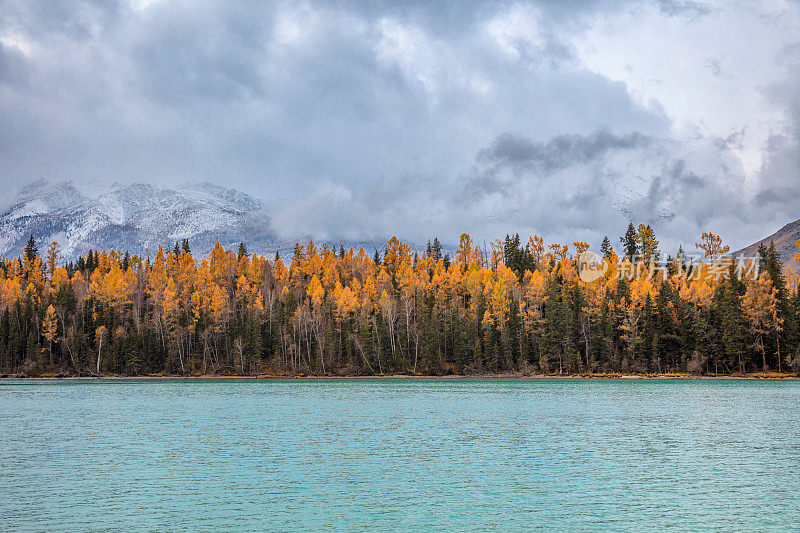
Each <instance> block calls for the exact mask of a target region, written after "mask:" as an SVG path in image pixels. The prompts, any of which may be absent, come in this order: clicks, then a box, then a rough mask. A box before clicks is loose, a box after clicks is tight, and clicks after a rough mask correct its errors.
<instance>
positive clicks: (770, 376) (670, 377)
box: [0, 372, 800, 383]
mask: <svg viewBox="0 0 800 533" xmlns="http://www.w3.org/2000/svg"><path fill="white" fill-rule="evenodd" d="M244 379H251V380H281V379H283V380H336V379H340V380H345V379H359V380H370V379H376V380H382V379H409V380H414V379H438V380H489V379H507V380H514V379H516V380H537V379H567V380H568V379H578V380H604V379H622V380H652V381H697V380H702V381H719V380H723V381H800V376H798V375H797V374H786V373H780V374H779V373H777V372H767V373H763V372H758V373H750V374H745V375H737V374H732V375H729V374H725V375H722V374H720V375H692V374H570V375H566V374H561V375H559V374H478V375H465V374H447V375H421V374H420V375H409V374H380V375H313V374H296V375H293V374H258V375H230V376H217V375H210V374H203V375H189V376H187V375H180V374H176V375H160V374H151V375H141V376H125V375H102V376H63V375H44V376H26V375H18V374H16V375H15V374H5V375H2V376H0V383H2V382H3V381H5V380H9V381H10V380H23V381H104V380H105V381H109V380H116V381H120V380H124V381H133V380H198V381H203V380H204V381H215V380H219V381H224V380H244Z"/></svg>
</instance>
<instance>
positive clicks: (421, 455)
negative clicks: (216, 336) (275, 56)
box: [0, 379, 800, 531]
mask: <svg viewBox="0 0 800 533" xmlns="http://www.w3.org/2000/svg"><path fill="white" fill-rule="evenodd" d="M545 526H548V527H549V528H550V529H555V530H572V531H578V530H584V531H596V530H603V529H605V530H611V531H638V530H650V531H653V530H660V529H665V528H666V529H673V530H687V529H692V530H714V531H726V530H727V531H742V530H749V531H757V530H759V531H761V530H771V529H772V530H786V529H790V528H797V527H800V382H789V381H782V382H759V381H722V380H720V381H700V380H687V381H666V380H664V381H659V380H570V379H530V380H511V379H475V380H471V379H320V380H239V379H237V380H160V379H149V380H148V379H141V380H96V381H9V380H3V381H0V530H3V531H9V530H15V529H24V530H53V529H67V530H100V529H112V530H117V529H126V530H130V529H135V530H170V531H176V530H184V531H195V530H208V529H246V530H254V529H255V530H262V529H267V530H274V531H288V530H297V529H303V530H311V531H313V530H320V529H326V530H341V531H350V530H375V529H378V530H404V531H405V530H451V531H463V530H471V531H489V530H503V531H508V530H530V529H531V528H537V527H539V528H541V527H545Z"/></svg>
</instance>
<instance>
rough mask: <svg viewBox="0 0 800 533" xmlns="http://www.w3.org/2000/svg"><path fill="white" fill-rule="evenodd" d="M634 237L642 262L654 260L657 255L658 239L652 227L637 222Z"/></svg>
mask: <svg viewBox="0 0 800 533" xmlns="http://www.w3.org/2000/svg"><path fill="white" fill-rule="evenodd" d="M635 239H636V243H637V244H638V245H639V250H640V251H641V254H642V261H643V262H644V264H646V265H649V264H650V263H651V262H652V261H655V260H656V259H657V256H658V241H657V240H656V234H655V232H654V231H653V228H651V227H650V226H649V225H645V224H639V229H638V230H637V231H636V236H635Z"/></svg>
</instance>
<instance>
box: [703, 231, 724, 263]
mask: <svg viewBox="0 0 800 533" xmlns="http://www.w3.org/2000/svg"><path fill="white" fill-rule="evenodd" d="M694 245H695V246H696V247H697V248H699V249H700V250H703V253H704V254H705V257H707V258H709V259H710V260H711V261H714V260H715V259H719V258H720V257H721V256H723V255H725V254H726V253H728V252H729V251H730V249H731V247H730V246H728V245H727V244H722V237H720V236H719V235H716V234H714V233H711V232H710V231H704V232H703V234H702V235H700V242H696V243H694Z"/></svg>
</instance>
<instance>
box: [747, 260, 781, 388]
mask: <svg viewBox="0 0 800 533" xmlns="http://www.w3.org/2000/svg"><path fill="white" fill-rule="evenodd" d="M741 301H742V310H743V311H744V313H745V315H746V316H747V318H748V320H749V321H750V331H751V332H752V333H753V335H755V337H756V341H757V342H756V347H757V348H758V350H759V351H760V352H761V368H762V370H763V371H764V372H766V371H767V353H766V350H765V349H764V334H765V333H769V332H770V331H771V330H773V329H774V330H776V331H780V330H779V329H778V328H780V326H781V322H782V321H781V320H780V319H779V317H778V289H776V288H775V287H773V286H772V282H771V281H770V279H769V275H768V274H767V273H766V272H765V273H762V274H761V275H760V276H759V277H758V279H755V280H753V281H751V282H750V283H749V284H748V286H747V292H745V294H744V295H743V296H741Z"/></svg>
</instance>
